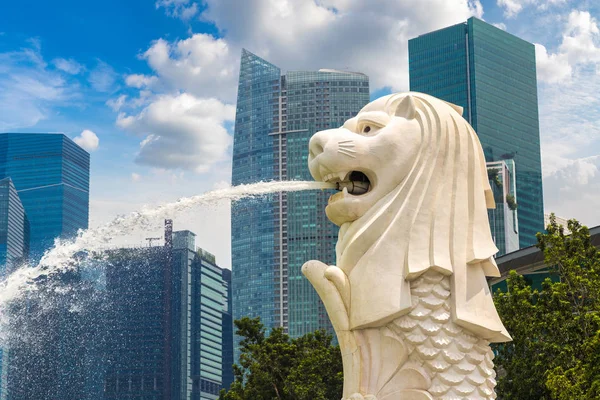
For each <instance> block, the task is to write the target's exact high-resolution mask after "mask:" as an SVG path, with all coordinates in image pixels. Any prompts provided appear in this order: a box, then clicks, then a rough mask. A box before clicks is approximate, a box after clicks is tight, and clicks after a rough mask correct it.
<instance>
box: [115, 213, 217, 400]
mask: <svg viewBox="0 0 600 400" xmlns="http://www.w3.org/2000/svg"><path fill="white" fill-rule="evenodd" d="M171 234H172V236H171ZM195 236H196V235H195V234H194V233H193V232H190V231H178V232H174V233H172V225H171V224H170V222H168V223H167V228H166V230H165V238H167V239H166V240H165V246H155V247H142V248H132V249H119V250H116V251H111V252H109V258H108V265H107V269H106V292H107V320H106V326H107V328H108V333H107V340H106V379H105V391H104V398H105V399H107V400H111V399H112V400H117V399H118V400H127V399H132V400H133V399H148V400H163V399H173V400H215V399H217V398H218V393H219V390H220V389H221V383H222V377H221V369H222V366H221V364H222V332H221V330H222V322H221V320H222V311H223V306H224V302H225V301H226V299H225V291H224V284H223V280H222V277H221V275H222V270H221V268H219V267H218V266H217V265H216V261H215V257H214V256H213V255H212V254H210V253H208V252H206V251H204V250H202V249H197V248H196V245H195ZM169 238H172V240H170V239H169Z"/></svg>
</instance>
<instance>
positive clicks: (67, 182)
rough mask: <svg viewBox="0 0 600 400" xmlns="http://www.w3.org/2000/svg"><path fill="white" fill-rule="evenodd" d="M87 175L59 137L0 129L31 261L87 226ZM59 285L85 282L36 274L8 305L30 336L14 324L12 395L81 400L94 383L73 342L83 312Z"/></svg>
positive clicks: (4, 173)
mask: <svg viewBox="0 0 600 400" xmlns="http://www.w3.org/2000/svg"><path fill="white" fill-rule="evenodd" d="M89 172H90V156H89V154H88V153H87V152H86V151H85V150H83V149H82V148H81V147H79V146H78V145H77V144H75V143H74V142H73V141H72V140H71V139H69V138H68V137H66V136H65V135H63V134H45V133H44V134H41V133H2V134H0V179H1V178H10V179H11V180H12V183H13V184H14V187H15V189H16V191H17V194H18V196H19V198H20V200H21V203H22V206H23V209H24V212H25V214H26V216H27V219H28V223H29V231H28V236H29V242H28V244H27V245H28V247H29V255H28V256H29V261H30V262H32V263H35V262H37V261H38V260H39V259H40V258H41V256H42V255H43V253H44V252H45V251H46V250H47V249H49V248H50V247H52V245H53V244H54V239H55V238H69V237H72V236H74V235H75V234H76V233H77V231H78V230H79V229H85V228H87V227H88V210H89ZM42 281H43V282H42ZM61 283H62V284H63V288H64V287H75V286H78V287H83V286H86V285H87V283H86V282H85V280H82V279H81V276H80V275H79V273H78V272H77V271H73V272H71V273H68V274H63V275H60V276H58V275H57V276H51V277H46V278H42V279H40V280H38V286H39V287H40V290H39V291H36V292H30V293H27V294H26V295H25V296H24V297H23V299H22V300H23V301H20V302H17V303H15V304H14V305H13V308H12V309H11V310H12V311H13V317H14V318H13V319H15V321H16V322H15V325H18V326H20V328H19V329H20V330H21V333H22V332H25V331H27V332H28V335H29V337H28V338H25V339H26V340H22V339H23V338H24V337H25V336H26V335H23V334H18V332H16V331H17V330H19V329H17V328H15V329H14V330H15V332H14V333H15V335H13V336H14V337H11V344H10V362H9V366H8V368H7V370H8V385H7V386H8V390H7V391H8V392H9V396H10V398H11V399H13V400H20V399H33V398H53V399H56V400H62V399H68V398H78V399H82V400H83V399H87V397H86V396H85V394H84V393H85V391H86V390H87V389H86V387H88V386H89V385H93V383H91V382H90V381H89V380H90V379H92V378H93V377H94V376H95V375H96V374H95V372H92V371H85V368H86V366H89V367H91V368H92V369H95V367H94V366H93V365H92V364H89V363H87V360H88V356H89V355H90V354H89V351H88V350H89V349H85V348H82V347H81V346H79V345H78V342H79V338H81V336H82V335H85V334H87V332H88V331H87V329H88V328H87V327H88V326H90V324H87V322H86V321H84V319H85V318H86V317H84V315H85V314H86V313H85V312H81V313H80V312H73V310H72V309H70V305H69V304H68V301H67V298H68V297H69V294H68V293H67V291H65V290H62V291H60V290H54V289H56V286H57V285H59V284H61ZM65 283H66V284H67V285H64V284H65ZM69 285H70V286H69ZM86 290H87V289H86ZM90 290H93V289H90ZM13 339H14V340H13ZM84 355H85V356H84Z"/></svg>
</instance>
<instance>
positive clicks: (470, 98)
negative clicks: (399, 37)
mask: <svg viewBox="0 0 600 400" xmlns="http://www.w3.org/2000/svg"><path fill="white" fill-rule="evenodd" d="M408 52H409V71H410V90H413V91H417V92H423V93H427V94H430V95H433V96H436V97H438V98H440V99H443V100H445V101H448V102H451V103H454V104H457V105H459V106H461V107H463V109H464V111H463V116H464V117H465V118H466V119H467V120H468V121H469V123H470V124H471V125H472V126H473V128H474V129H475V131H476V132H477V134H478V136H479V139H480V141H481V144H482V146H483V151H484V153H485V158H486V161H488V162H490V161H503V160H514V165H515V170H516V193H517V194H518V197H519V202H518V210H519V218H518V231H519V245H520V247H526V246H529V245H532V244H535V243H536V237H535V234H536V233H537V232H541V231H543V230H544V206H543V193H542V172H541V158H540V130H539V120H538V100H537V80H536V65H535V48H534V46H533V44H531V43H529V42H526V41H525V40H522V39H520V38H518V37H516V36H513V35H511V34H510V33H507V32H505V31H503V30H502V29H499V28H496V27H494V26H492V25H490V24H487V23H485V22H483V21H481V20H479V19H477V18H470V19H469V20H467V21H466V22H465V23H461V24H458V25H453V26H450V27H447V28H444V29H441V30H438V31H435V32H431V33H427V34H425V35H421V36H419V37H417V38H414V39H411V40H409V42H408Z"/></svg>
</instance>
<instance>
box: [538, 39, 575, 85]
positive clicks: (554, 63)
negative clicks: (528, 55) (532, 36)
mask: <svg viewBox="0 0 600 400" xmlns="http://www.w3.org/2000/svg"><path fill="white" fill-rule="evenodd" d="M535 61H536V66H537V76H538V79H539V80H540V81H543V82H549V83H557V82H563V81H564V80H566V79H568V78H570V77H571V74H572V73H573V68H571V65H569V58H568V57H567V55H566V54H548V51H547V50H546V47H544V46H543V45H541V44H539V43H536V44H535Z"/></svg>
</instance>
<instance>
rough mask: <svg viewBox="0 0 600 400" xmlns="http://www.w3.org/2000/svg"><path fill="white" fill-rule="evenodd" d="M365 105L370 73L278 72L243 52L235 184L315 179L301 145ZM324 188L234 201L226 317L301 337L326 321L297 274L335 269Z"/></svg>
mask: <svg viewBox="0 0 600 400" xmlns="http://www.w3.org/2000/svg"><path fill="white" fill-rule="evenodd" d="M368 102H369V79H368V77H367V76H365V75H363V74H360V73H354V72H347V71H336V70H326V69H322V70H319V71H311V72H305V71H294V72H288V73H287V74H286V75H281V70H280V69H279V68H278V67H277V66H275V65H273V64H271V63H269V62H267V61H265V60H263V59H262V58H260V57H258V56H256V55H254V54H252V53H250V52H249V51H247V50H243V51H242V57H241V67H240V78H239V85H238V98H237V108H236V119H235V134H234V145H233V173H232V183H233V184H234V185H239V184H243V183H254V182H258V181H269V180H312V178H311V177H310V173H309V171H308V166H307V159H308V141H309V139H310V137H311V136H312V135H313V134H314V133H315V132H317V131H319V130H323V129H328V128H334V127H339V126H341V125H342V124H343V122H344V121H345V120H347V119H348V118H350V117H352V116H354V115H355V114H356V113H357V112H358V111H359V110H360V109H361V108H362V107H363V106H364V105H365V104H367V103H368ZM330 195H331V192H328V191H320V190H315V191H305V192H298V193H279V194H276V195H273V196H268V197H265V198H263V199H253V200H247V201H239V202H235V203H234V204H233V205H232V217H231V221H232V222H231V228H232V229H231V231H232V238H231V252H232V296H233V317H234V319H239V318H241V317H243V316H250V317H260V318H261V321H262V322H263V324H264V325H265V326H266V327H267V328H268V329H270V328H273V327H276V326H282V327H284V329H285V330H286V331H287V332H288V333H289V334H290V335H292V336H294V337H296V336H300V335H302V334H305V333H307V332H311V331H314V330H315V329H317V328H326V327H328V326H329V321H328V318H327V314H326V312H325V310H324V307H323V306H322V304H321V303H320V301H319V299H318V296H317V294H316V292H315V291H314V290H313V288H312V287H311V285H310V284H309V283H308V281H307V280H306V279H305V278H304V277H303V276H302V273H301V271H300V268H301V267H302V264H303V263H304V262H306V261H308V260H310V259H318V260H322V261H323V262H326V263H331V264H333V263H334V262H335V254H334V248H335V243H336V240H337V227H335V226H334V225H333V224H332V223H331V222H329V221H328V220H327V218H326V216H325V212H324V209H325V206H326V204H327V199H328V197H329V196H330Z"/></svg>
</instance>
